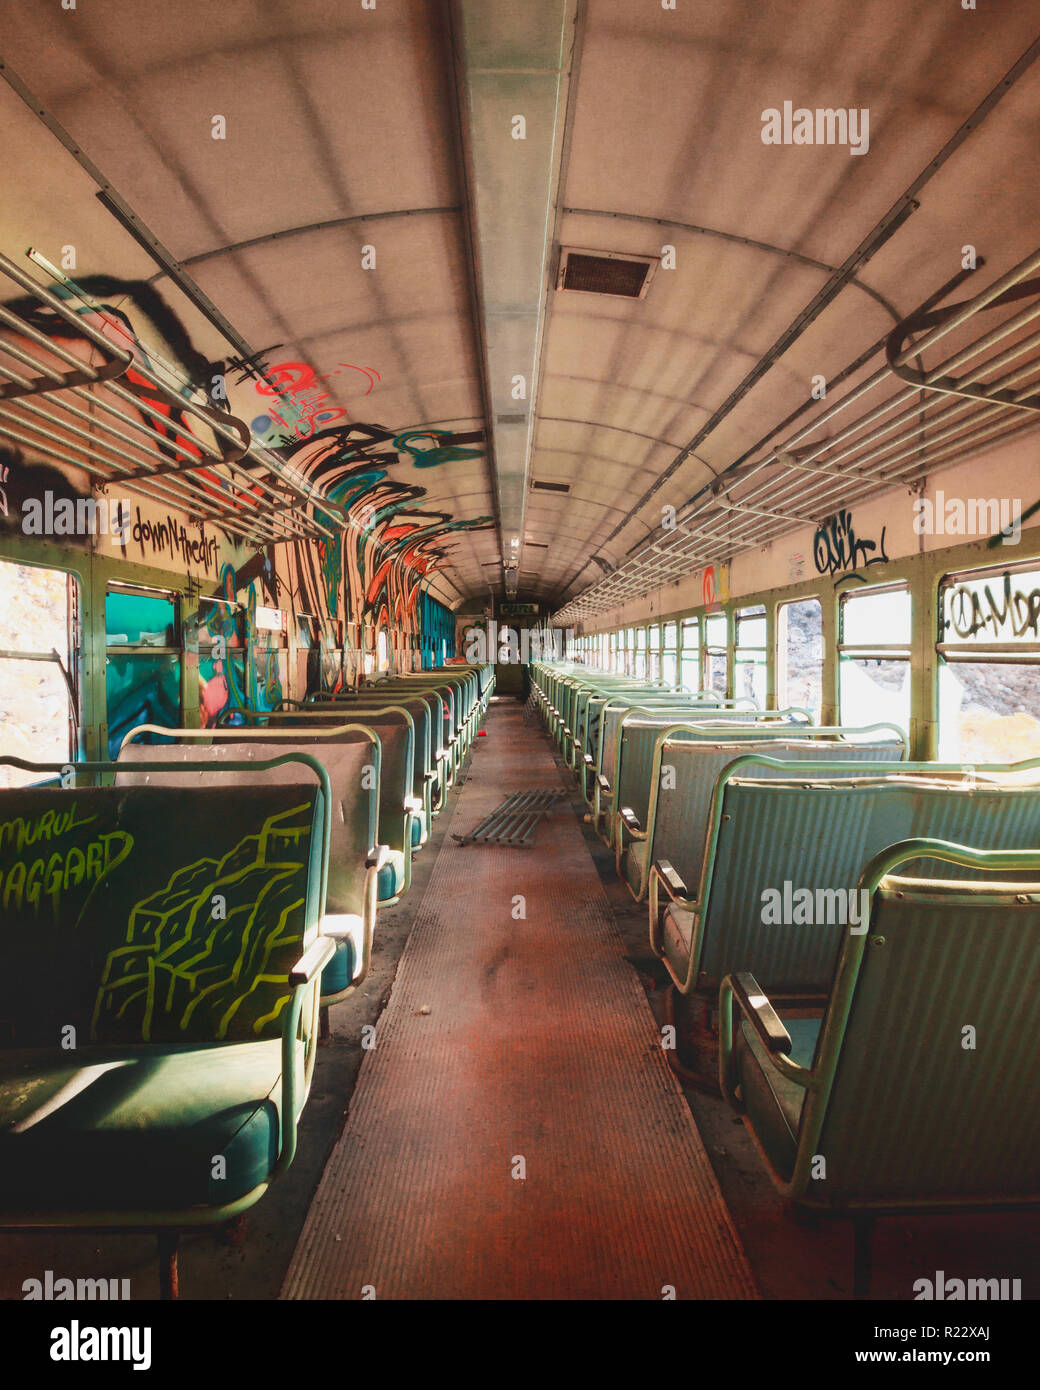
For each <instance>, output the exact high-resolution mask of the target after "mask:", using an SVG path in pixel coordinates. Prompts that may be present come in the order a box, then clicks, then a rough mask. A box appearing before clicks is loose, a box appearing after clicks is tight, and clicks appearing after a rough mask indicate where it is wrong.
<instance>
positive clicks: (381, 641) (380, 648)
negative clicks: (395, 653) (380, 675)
mask: <svg viewBox="0 0 1040 1390" xmlns="http://www.w3.org/2000/svg"><path fill="white" fill-rule="evenodd" d="M376 669H377V670H379V671H389V669H390V647H389V643H388V642H387V637H386V629H385V628H380V629H379V631H378V632H377V633H376Z"/></svg>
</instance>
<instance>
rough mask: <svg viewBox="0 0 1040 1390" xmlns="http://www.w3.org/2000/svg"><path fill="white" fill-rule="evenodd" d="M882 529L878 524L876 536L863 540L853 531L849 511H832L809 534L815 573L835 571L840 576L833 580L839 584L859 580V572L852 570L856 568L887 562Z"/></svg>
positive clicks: (883, 529) (860, 580)
mask: <svg viewBox="0 0 1040 1390" xmlns="http://www.w3.org/2000/svg"><path fill="white" fill-rule="evenodd" d="M885 530H886V528H885V527H884V526H882V528H881V535H880V537H879V538H878V539H877V540H867V539H865V538H864V537H862V536H858V535H857V534H856V529H855V527H854V526H853V524H852V513H851V512H850V511H845V510H842V511H839V512H835V513H834V515H833V516H829V517H827V518H826V519H825V520H824V521H822V522H821V523H820V525H819V526H818V527H817V529H816V534H815V535H814V536H813V563H814V564H815V565H816V573H817V574H837V575H839V576H840V578H839V579H838V580H837V581H836V583H839V584H840V583H842V582H843V581H844V580H853V579H855V580H858V581H859V582H862V576H861V575H858V574H856V571H857V570H859V569H863V568H866V567H867V566H869V565H885V564H887V563H888V555H887V553H886V551H885Z"/></svg>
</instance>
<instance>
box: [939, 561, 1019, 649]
mask: <svg viewBox="0 0 1040 1390" xmlns="http://www.w3.org/2000/svg"><path fill="white" fill-rule="evenodd" d="M1000 592H1001V597H1000V599H998V598H996V597H995V596H994V594H993V590H992V589H991V588H990V586H989V585H988V584H984V585H983V587H982V590H981V592H975V590H973V589H971V588H970V587H969V586H968V585H967V584H959V585H958V586H957V588H956V589H954V590H953V592H952V593H951V594H950V600H949V615H950V618H949V621H950V626H951V627H952V628H953V630H954V632H955V633H956V635H957V636H958V637H960V638H961V639H962V640H963V639H965V638H968V637H974V636H976V634H977V633H979V632H983V631H985V629H986V628H989V629H990V634H991V636H992V637H994V638H998V637H1001V636H1004V637H1008V636H1010V637H1025V636H1027V635H1029V634H1032V636H1033V637H1036V636H1037V635H1038V634H1040V587H1037V588H1035V589H1031V590H1026V589H1015V588H1013V587H1012V583H1011V575H1010V574H1005V575H1004V579H1003V583H1002V584H1001V590H1000Z"/></svg>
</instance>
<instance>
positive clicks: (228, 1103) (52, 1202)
mask: <svg viewBox="0 0 1040 1390" xmlns="http://www.w3.org/2000/svg"><path fill="white" fill-rule="evenodd" d="M281 1049H282V1044H281V1040H280V1039H278V1038H272V1039H268V1040H264V1041H262V1042H253V1043H229V1044H225V1045H220V1044H210V1045H207V1046H204V1047H164V1046H161V1045H155V1046H141V1047H135V1048H133V1049H123V1050H119V1049H115V1048H100V1047H96V1048H95V1047H92V1048H83V1049H80V1050H79V1051H78V1052H76V1053H75V1054H70V1053H68V1052H61V1051H51V1050H47V1051H44V1050H33V1051H28V1050H23V1051H18V1052H7V1053H3V1054H0V1172H2V1173H3V1175H4V1178H3V1187H2V1190H0V1219H3V1217H2V1213H4V1212H7V1213H10V1214H13V1215H23V1214H24V1213H25V1212H41V1213H45V1212H47V1211H53V1212H62V1211H69V1210H74V1211H79V1212H93V1211H97V1212H99V1213H104V1212H109V1211H113V1212H115V1211H128V1212H129V1211H144V1212H149V1211H182V1210H188V1209H191V1208H199V1207H221V1206H224V1205H226V1204H227V1203H229V1202H233V1201H236V1200H237V1199H238V1198H239V1197H242V1196H244V1195H245V1194H246V1193H247V1192H250V1191H252V1190H253V1189H254V1188H255V1187H257V1186H258V1185H259V1184H261V1183H264V1182H266V1181H267V1180H268V1179H269V1178H270V1176H271V1172H272V1170H273V1168H274V1165H275V1162H276V1160H277V1157H278V1129H279V1115H280V1110H281V1104H282V1088H281V1075H282V1055H281ZM296 1061H297V1077H296V1082H297V1091H296V1095H297V1105H298V1107H299V1109H302V1107H303V1102H304V1100H305V1098H306V1097H305V1094H304V1090H303V1078H304V1048H303V1044H302V1043H301V1044H299V1045H298V1047H297V1057H296ZM218 1157H221V1158H223V1160H224V1175H223V1176H220V1175H219V1165H218V1164H217V1162H216V1160H217V1158H218Z"/></svg>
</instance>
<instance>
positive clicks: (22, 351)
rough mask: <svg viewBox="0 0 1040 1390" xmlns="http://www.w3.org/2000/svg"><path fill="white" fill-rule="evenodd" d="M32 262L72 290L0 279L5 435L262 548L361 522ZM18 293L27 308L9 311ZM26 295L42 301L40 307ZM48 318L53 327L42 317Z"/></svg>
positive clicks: (8, 269)
mask: <svg viewBox="0 0 1040 1390" xmlns="http://www.w3.org/2000/svg"><path fill="white" fill-rule="evenodd" d="M27 254H28V256H29V258H30V260H31V261H32V262H33V264H34V265H36V266H39V267H40V268H41V269H43V270H44V271H46V272H47V273H48V274H49V275H50V276H51V278H52V279H53V280H54V281H55V283H56V284H57V285H60V287H61V290H62V293H61V294H55V293H54V292H53V291H52V290H51V289H49V288H47V286H45V285H43V284H41V283H40V282H39V281H38V280H37V279H36V278H34V277H33V276H32V275H30V274H29V273H28V271H27V270H25V269H23V267H22V266H20V265H18V264H17V263H16V262H15V261H12V260H11V259H10V258H9V257H7V256H5V255H3V254H0V277H6V281H7V282H10V284H5V282H4V278H0V299H2V300H6V301H7V303H6V304H5V303H2V302H0V439H4V440H8V441H10V443H11V444H13V445H14V446H15V447H17V448H19V449H22V450H28V451H30V452H31V454H32V456H33V457H35V458H39V459H42V460H44V461H46V462H49V463H54V464H57V465H59V466H65V467H68V466H71V467H73V468H76V469H80V470H82V471H83V472H85V473H87V474H89V475H90V477H91V479H92V480H93V482H94V484H95V486H96V487H99V488H100V487H103V486H106V485H110V484H116V485H125V486H126V487H128V488H131V489H132V490H133V491H134V492H135V493H138V494H140V495H142V496H145V497H148V498H151V499H152V500H153V501H155V502H158V503H160V504H162V505H164V506H168V507H176V508H178V509H180V510H182V511H185V512H187V513H188V514H189V515H190V516H191V517H192V518H194V519H205V520H208V521H211V522H213V523H214V524H216V525H218V526H220V527H221V528H222V529H223V530H225V531H227V532H229V533H231V534H233V535H237V536H241V537H242V538H243V539H244V540H247V541H250V542H253V543H254V544H258V545H267V544H270V543H272V542H276V541H284V540H300V539H306V538H317V537H323V538H330V537H331V536H332V535H333V534H334V531H333V530H331V529H329V526H327V525H325V524H324V523H323V522H322V521H319V520H318V519H317V517H316V516H315V511H316V510H320V511H321V513H323V515H324V520H325V521H326V522H330V524H331V525H333V526H338V525H340V524H342V525H348V524H349V522H348V520H347V518H346V516H345V515H343V516H342V522H340V513H341V510H342V509H341V508H339V507H338V506H337V504H336V503H334V502H331V501H329V499H327V498H326V497H325V496H324V495H323V494H322V493H321V492H320V491H318V490H317V489H315V488H314V487H313V486H312V485H311V484H310V483H309V482H308V480H307V479H306V478H305V477H304V476H303V475H302V474H301V473H300V472H299V470H298V469H295V468H294V467H293V466H292V465H291V464H290V463H289V462H288V461H287V460H286V459H285V458H284V457H282V456H280V455H279V454H278V453H276V452H275V451H273V450H271V449H267V448H263V447H261V446H259V445H257V444H255V443H254V442H253V439H252V435H251V433H250V431H249V428H248V426H247V425H246V424H245V423H244V422H243V421H241V420H238V419H236V418H235V417H234V416H233V415H230V414H228V413H226V412H224V411H220V410H216V409H214V407H213V406H212V404H210V403H209V401H208V400H207V398H206V396H205V393H204V392H203V391H202V390H201V389H200V388H199V387H198V386H197V385H196V384H194V383H192V382H191V381H189V380H188V379H187V377H185V375H184V374H183V372H181V371H180V370H179V369H178V368H176V367H173V366H172V365H171V364H169V363H168V362H166V361H165V360H164V359H163V357H162V355H161V354H160V353H157V352H155V351H154V350H153V349H152V348H151V347H147V346H143V345H142V344H141V343H140V342H138V340H137V339H136V338H135V337H134V336H133V335H132V334H131V333H130V332H129V331H128V330H127V328H126V327H125V325H124V324H123V323H121V322H120V321H119V319H118V318H116V317H114V316H113V315H112V314H111V313H110V312H108V311H107V310H106V309H105V307H104V306H103V305H102V304H99V303H98V302H97V301H96V300H94V299H92V298H91V297H90V296H89V295H88V294H86V293H85V292H84V291H83V290H82V289H80V287H79V286H77V285H76V284H75V283H74V282H73V281H71V280H69V279H68V278H67V277H66V276H64V275H63V274H62V273H61V271H59V270H58V269H57V268H56V267H54V266H52V265H51V264H50V263H49V262H48V261H47V260H46V259H45V258H44V257H43V256H41V255H40V254H39V253H38V252H36V251H34V250H32V249H31V248H30V250H29V252H28V253H27ZM14 287H17V290H18V291H21V292H22V293H21V295H20V296H18V298H20V299H21V300H22V301H23V302H22V303H20V304H19V309H21V312H16V311H15V310H14V309H12V308H10V307H7V306H8V305H9V304H10V303H11V302H12V296H11V294H10V290H11V289H12V288H14ZM26 297H30V298H31V299H32V300H35V301H36V304H35V305H33V307H32V308H31V309H28V310H27V309H26V308H25V305H24V299H25V298H26ZM40 316H45V319H46V328H44V327H41V326H40V323H39V321H37V322H33V321H32V320H33V318H37V320H38V319H39V317H40ZM91 318H93V319H95V320H100V321H101V323H102V324H103V326H104V328H105V329H106V330H108V332H107V333H104V332H101V331H100V330H99V329H98V328H97V327H95V324H94V323H93V322H91V321H90V319H91ZM63 325H67V329H66V328H65V327H64V326H63ZM55 330H57V332H55ZM73 348H77V349H78V351H75V350H73ZM130 373H132V376H130V375H128V374H130ZM333 518H335V520H333Z"/></svg>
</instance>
